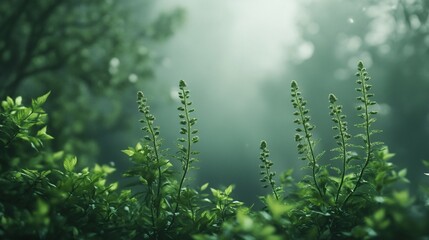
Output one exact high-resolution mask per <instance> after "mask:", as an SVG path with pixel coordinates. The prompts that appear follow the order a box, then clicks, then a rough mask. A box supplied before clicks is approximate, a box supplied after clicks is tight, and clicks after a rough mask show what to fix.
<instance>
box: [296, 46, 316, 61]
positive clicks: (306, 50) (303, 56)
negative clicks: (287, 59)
mask: <svg viewBox="0 0 429 240" xmlns="http://www.w3.org/2000/svg"><path fill="white" fill-rule="evenodd" d="M313 53H314V44H313V43H311V42H303V43H301V44H300V45H299V46H298V49H297V57H298V59H299V60H301V61H304V60H307V59H309V58H311V57H312V56H313Z"/></svg>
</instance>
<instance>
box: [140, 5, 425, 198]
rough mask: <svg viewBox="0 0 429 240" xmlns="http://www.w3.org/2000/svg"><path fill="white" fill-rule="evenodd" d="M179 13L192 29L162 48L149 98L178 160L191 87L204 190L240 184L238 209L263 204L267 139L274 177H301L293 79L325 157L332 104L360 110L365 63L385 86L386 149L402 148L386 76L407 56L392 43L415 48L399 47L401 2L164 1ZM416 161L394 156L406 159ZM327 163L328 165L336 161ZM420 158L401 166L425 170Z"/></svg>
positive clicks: (381, 89)
mask: <svg viewBox="0 0 429 240" xmlns="http://www.w3.org/2000/svg"><path fill="white" fill-rule="evenodd" d="M175 7H183V8H184V9H185V10H186V21H185V23H184V25H183V26H182V27H181V28H180V30H179V31H178V32H177V34H175V35H174V36H173V37H172V38H171V39H170V40H169V41H168V42H166V43H164V44H163V47H162V48H159V50H158V52H157V53H156V54H157V57H158V58H159V63H160V65H159V66H158V67H157V69H156V72H157V73H156V75H157V76H156V78H157V79H156V80H155V81H153V82H151V83H149V84H147V85H146V86H145V89H143V90H144V91H145V93H146V95H147V97H148V98H149V101H150V103H151V105H152V106H153V113H154V114H155V115H156V116H157V124H158V125H160V126H161V135H162V136H163V138H164V139H165V145H166V146H168V147H169V148H170V149H171V150H172V152H174V148H175V140H176V138H177V137H178V135H179V134H178V119H177V110H176V108H177V105H178V98H177V90H178V87H177V85H178V82H179V80H181V79H183V80H185V81H186V82H187V84H188V86H189V89H190V90H191V98H192V100H193V103H194V106H195V108H196V113H195V116H196V117H197V118H198V123H197V127H198V128H199V129H200V133H199V136H200V139H201V141H200V142H199V143H198V144H197V145H196V146H195V148H196V149H197V150H199V151H200V152H201V153H200V155H199V159H200V162H199V163H197V164H196V165H197V167H198V168H199V169H198V170H194V171H193V177H194V178H195V180H196V182H197V184H203V183H206V182H210V183H211V184H212V186H214V187H217V186H219V185H223V186H226V185H229V184H234V185H235V186H236V190H235V192H236V196H238V198H239V199H240V200H246V201H250V202H258V200H257V198H256V197H255V196H256V195H258V194H260V193H262V192H263V189H262V188H261V186H260V183H259V159H258V158H259V143H260V141H261V140H262V139H264V140H267V141H268V144H269V145H268V146H269V148H270V150H271V159H272V160H273V162H274V164H275V170H276V171H277V172H281V171H283V170H286V169H290V168H293V169H294V170H295V172H297V173H299V172H300V168H301V167H302V166H303V165H305V162H301V161H299V160H298V159H297V155H296V147H295V145H296V144H295V142H294V141H293V136H294V129H295V126H294V124H293V118H292V111H293V110H292V107H291V106H290V99H289V91H290V90H289V86H290V81H291V80H292V79H297V80H298V81H299V82H300V83H301V85H302V90H303V91H304V92H305V95H306V96H307V97H308V98H309V102H310V104H312V105H310V110H311V111H312V113H313V114H312V116H313V117H314V119H316V120H315V123H316V125H317V126H318V130H317V131H316V137H317V138H319V139H321V140H323V141H324V142H322V143H319V148H320V149H330V148H332V144H333V141H332V135H333V134H332V130H331V122H330V118H329V115H328V109H327V106H328V101H327V95H328V93H330V92H335V93H336V94H338V96H339V97H340V98H343V99H344V101H343V102H344V104H345V107H349V108H350V109H353V108H354V106H355V103H354V99H355V97H354V95H353V94H355V92H354V86H353V82H354V76H353V75H354V72H355V68H356V63H357V61H358V60H363V61H364V62H365V64H366V66H367V67H368V68H369V71H370V74H371V75H372V76H373V77H374V78H376V79H377V81H378V82H377V83H376V84H375V89H376V90H375V92H376V93H377V96H378V98H377V101H378V102H379V103H380V108H379V110H380V115H379V117H378V120H379V121H378V122H379V123H378V124H379V125H377V126H378V127H381V128H385V129H384V130H385V132H384V133H383V137H382V138H385V139H387V140H386V141H385V143H386V144H388V145H393V146H397V147H398V146H401V141H403V139H402V138H401V136H398V135H395V134H396V133H395V130H394V129H393V128H394V125H395V123H394V122H393V121H391V119H392V118H393V117H394V116H395V115H392V114H394V113H392V109H394V108H395V105H394V104H395V103H394V100H392V97H391V96H392V95H391V94H390V92H386V91H387V90H389V89H391V88H392V85H394V82H395V81H397V80H396V77H397V76H396V75H394V76H393V78H392V75H390V74H391V71H390V72H389V71H386V70H388V69H392V68H393V69H394V68H396V67H395V66H397V64H400V61H397V62H395V61H394V60H393V58H394V57H392V56H394V54H395V51H396V52H398V54H399V56H401V54H403V51H402V50H398V49H395V48H396V47H397V46H396V45H395V42H399V41H408V40H404V39H407V38H405V37H404V38H401V36H402V35H404V36H405V35H407V34H406V31H405V30H404V29H403V28H404V26H402V25H401V23H400V21H399V20H398V19H396V18H399V17H398V16H399V14H400V13H399V12H400V11H399V10H398V6H397V5H396V4H395V3H394V2H391V1H383V2H382V3H372V2H370V1H367V2H362V3H358V4H356V3H343V2H341V1H334V0H332V1H324V2H323V1H322V2H317V3H316V2H312V1H280V0H276V1H269V2H267V1H262V0H255V1H244V0H241V1H196V0H194V1H191V0H187V1H167V0H165V1H158V6H157V11H160V12H162V11H166V10H169V9H172V8H175ZM414 24H416V23H414ZM401 29H402V30H401ZM404 31H405V32H404ZM401 34H402V35H401ZM389 41H390V42H389ZM411 44H412V43H411ZM405 51H409V50H406V49H405ZM392 52H393V54H392ZM413 56H414V55H413ZM385 59H389V61H388V62H389V64H390V65H389V64H387V63H386V60H385ZM413 67H416V68H418V69H420V70H421V68H419V67H418V66H413ZM379 79H380V80H379ZM398 81H400V80H398ZM389 91H390V90H389ZM389 94H390V95H389ZM421 94H423V93H421ZM393 99H395V98H393ZM389 101H390V102H389ZM399 111H400V110H399ZM347 113H353V114H355V113H354V112H353V110H350V112H347ZM396 114H398V112H396ZM399 114H400V113H399ZM352 119H354V118H352ZM407 124H408V123H407ZM424 134H426V133H424ZM329 141H331V142H329ZM326 142H328V143H326ZM395 150H397V151H395ZM402 150H403V149H402ZM413 151H414V150H408V151H407V150H403V152H402V153H401V148H400V147H398V148H396V149H394V150H393V152H398V155H400V156H401V157H402V158H404V157H406V156H409V154H410V153H411V152H413ZM401 154H402V155H401ZM326 155H327V158H328V159H329V158H330V153H329V151H327V153H326ZM423 155H424V154H416V155H415V156H413V157H412V163H410V162H408V163H404V162H403V161H402V162H401V161H398V163H399V164H398V165H400V166H407V167H410V168H411V170H413V169H418V166H419V162H420V161H421V160H422V156H423ZM297 176H299V174H298V175H297ZM416 176H417V177H416ZM414 177H415V178H417V179H418V178H419V175H414ZM412 178H413V176H412Z"/></svg>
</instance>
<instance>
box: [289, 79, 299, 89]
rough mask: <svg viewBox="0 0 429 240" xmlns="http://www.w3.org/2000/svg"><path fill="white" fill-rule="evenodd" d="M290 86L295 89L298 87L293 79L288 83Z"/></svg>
mask: <svg viewBox="0 0 429 240" xmlns="http://www.w3.org/2000/svg"><path fill="white" fill-rule="evenodd" d="M290 86H291V88H292V89H297V88H298V84H297V83H296V81H295V80H292V82H291V83H290Z"/></svg>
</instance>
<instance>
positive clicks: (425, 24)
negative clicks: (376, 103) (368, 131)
mask: <svg viewBox="0 0 429 240" xmlns="http://www.w3.org/2000/svg"><path fill="white" fill-rule="evenodd" d="M428 16H429V1H427V0H414V1H402V0H401V1H398V4H397V5H393V6H392V11H391V14H390V16H388V18H386V19H385V20H384V21H383V24H382V23H381V22H377V20H376V19H374V24H373V26H374V27H373V28H374V29H373V31H374V32H377V31H379V29H380V28H381V27H382V26H384V28H387V29H389V37H388V38H387V39H386V41H385V42H380V43H375V44H373V45H372V46H371V52H372V55H373V58H374V61H376V62H378V63H380V64H381V66H380V67H381V69H380V70H382V71H381V72H382V73H381V75H382V76H383V78H384V79H386V95H387V102H388V103H389V104H390V105H391V106H392V107H393V108H392V109H391V115H390V118H389V119H390V121H391V130H390V131H388V134H389V138H390V139H392V140H393V141H392V144H391V146H392V149H394V151H395V152H396V153H397V157H398V158H399V159H401V161H402V163H401V165H403V166H406V167H407V168H409V169H410V172H412V173H413V174H410V180H411V181H413V182H416V183H418V181H419V180H421V179H422V178H423V177H424V175H423V171H422V170H421V169H423V165H422V163H421V161H422V160H423V159H427V158H428V156H429V151H428V149H427V144H428V142H429V107H428V102H429V94H428V93H429V68H428V66H429V21H428ZM386 20H387V21H386ZM379 25H380V26H379ZM416 186H417V184H416Z"/></svg>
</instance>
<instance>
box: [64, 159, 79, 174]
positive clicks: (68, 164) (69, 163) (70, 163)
mask: <svg viewBox="0 0 429 240" xmlns="http://www.w3.org/2000/svg"><path fill="white" fill-rule="evenodd" d="M76 163H77V158H76V157H69V158H67V159H66V160H64V163H63V165H64V169H65V170H66V171H69V172H72V171H73V169H74V167H75V166H76Z"/></svg>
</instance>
